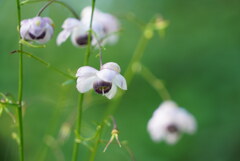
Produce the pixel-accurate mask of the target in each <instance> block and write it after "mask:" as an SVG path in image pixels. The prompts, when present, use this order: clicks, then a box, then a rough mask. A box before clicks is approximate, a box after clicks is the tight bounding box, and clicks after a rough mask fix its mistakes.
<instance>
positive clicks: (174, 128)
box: [167, 124, 179, 133]
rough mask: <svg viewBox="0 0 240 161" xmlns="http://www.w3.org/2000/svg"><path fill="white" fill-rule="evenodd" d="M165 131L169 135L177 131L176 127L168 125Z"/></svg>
mask: <svg viewBox="0 0 240 161" xmlns="http://www.w3.org/2000/svg"><path fill="white" fill-rule="evenodd" d="M167 131H168V132H170V133H177V132H178V131H179V129H178V127H177V126H176V125H174V124H170V125H168V126H167Z"/></svg>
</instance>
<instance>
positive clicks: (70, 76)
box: [11, 50, 76, 80]
mask: <svg viewBox="0 0 240 161" xmlns="http://www.w3.org/2000/svg"><path fill="white" fill-rule="evenodd" d="M16 52H18V53H20V50H15V51H13V52H11V53H16ZM21 53H22V54H25V55H27V56H29V57H30V58H33V59H35V60H36V61H38V62H40V63H42V64H43V65H45V66H46V67H47V68H50V69H52V70H54V71H55V72H58V73H59V74H61V75H63V76H65V77H67V78H70V79H73V80H75V79H76V78H75V77H74V76H72V75H70V74H68V73H65V72H63V71H61V70H60V69H58V68H57V67H54V66H52V65H51V64H50V63H48V62H46V61H45V60H43V59H41V58H39V57H37V56H35V55H33V54H31V53H28V52H25V51H21Z"/></svg>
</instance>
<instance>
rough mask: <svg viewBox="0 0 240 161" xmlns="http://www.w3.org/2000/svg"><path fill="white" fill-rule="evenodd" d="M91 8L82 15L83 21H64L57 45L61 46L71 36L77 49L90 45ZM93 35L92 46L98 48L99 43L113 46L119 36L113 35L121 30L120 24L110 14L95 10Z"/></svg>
mask: <svg viewBox="0 0 240 161" xmlns="http://www.w3.org/2000/svg"><path fill="white" fill-rule="evenodd" d="M90 20H91V7H86V8H84V9H83V11H82V13H81V20H78V19H76V18H68V19H66V20H65V21H64V23H63V25H62V28H63V31H62V32H61V33H60V34H59V35H58V38H57V44H58V45H61V44H62V43H63V42H65V41H66V40H67V38H68V37H69V36H71V41H72V43H73V44H74V45H75V46H77V47H84V46H86V45H87V44H88V30H89V28H90ZM92 30H93V34H92V35H91V37H90V38H91V44H92V45H94V46H96V45H97V41H99V42H100V44H101V45H104V44H106V43H109V44H113V43H115V42H116V41H117V39H118V36H117V35H116V34H113V33H115V32H117V31H118V30H119V23H118V21H117V19H116V18H115V17H113V16H112V15H110V14H107V13H102V12H101V11H99V10H98V9H95V10H94V14H93V22H92Z"/></svg>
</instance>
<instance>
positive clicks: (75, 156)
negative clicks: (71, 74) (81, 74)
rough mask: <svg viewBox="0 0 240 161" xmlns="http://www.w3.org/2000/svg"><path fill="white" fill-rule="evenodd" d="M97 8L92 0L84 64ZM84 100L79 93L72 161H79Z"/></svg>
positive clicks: (89, 47) (87, 55)
mask: <svg viewBox="0 0 240 161" xmlns="http://www.w3.org/2000/svg"><path fill="white" fill-rule="evenodd" d="M94 8H95V0H92V13H91V19H90V26H89V34H88V46H87V52H86V55H85V58H84V62H83V65H87V64H88V62H89V57H90V55H91V35H92V21H93V13H94ZM83 101H84V94H82V93H81V94H79V102H78V114H77V124H76V129H75V133H76V134H75V140H74V145H73V153H72V161H77V159H78V151H79V143H78V142H76V139H77V137H78V136H80V133H81V124H82V111H83Z"/></svg>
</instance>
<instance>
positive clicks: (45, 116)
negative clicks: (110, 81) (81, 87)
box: [0, 0, 240, 161]
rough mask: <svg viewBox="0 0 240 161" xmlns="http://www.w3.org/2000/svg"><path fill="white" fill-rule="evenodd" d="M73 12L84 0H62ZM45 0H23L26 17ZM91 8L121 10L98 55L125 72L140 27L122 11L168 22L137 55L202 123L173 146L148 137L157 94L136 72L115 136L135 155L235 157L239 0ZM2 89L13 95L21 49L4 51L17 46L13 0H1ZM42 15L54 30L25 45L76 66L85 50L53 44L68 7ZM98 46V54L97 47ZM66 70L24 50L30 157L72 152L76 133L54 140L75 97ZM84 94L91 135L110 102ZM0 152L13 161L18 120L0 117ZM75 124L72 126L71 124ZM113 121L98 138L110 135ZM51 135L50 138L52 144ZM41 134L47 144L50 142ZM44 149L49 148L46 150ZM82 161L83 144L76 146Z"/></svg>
mask: <svg viewBox="0 0 240 161" xmlns="http://www.w3.org/2000/svg"><path fill="white" fill-rule="evenodd" d="M65 2H67V3H68V4H69V5H71V6H73V8H74V9H75V10H77V11H78V12H80V11H81V9H82V8H83V7H85V6H87V5H89V4H90V3H91V2H90V0H71V1H70V0H65ZM43 4H44V3H36V4H32V5H25V6H24V7H23V17H24V18H30V17H33V16H35V15H36V14H37V11H38V10H39V9H40V7H41V6H42V5H43ZM96 6H97V8H99V9H101V10H103V11H106V12H110V13H113V14H115V15H117V16H119V17H120V20H121V22H122V28H123V31H122V32H121V36H120V41H119V43H117V44H116V45H114V46H107V47H106V50H105V51H104V55H103V60H104V62H107V61H115V62H118V63H119V64H120V65H121V67H122V70H123V71H124V70H125V69H126V66H127V64H128V63H129V61H130V58H131V56H132V54H133V51H134V49H135V47H136V44H137V43H138V41H139V38H140V35H141V29H139V27H138V25H136V24H135V23H132V22H129V21H128V20H126V19H125V18H123V17H125V16H126V15H127V14H129V13H134V15H135V16H136V17H137V18H138V19H140V20H142V21H143V22H146V23H147V22H148V21H149V20H150V19H151V18H152V17H153V16H154V15H156V14H158V13H159V14H161V15H162V16H163V17H164V18H165V19H166V20H168V22H169V27H168V29H167V32H166V34H165V37H164V38H159V35H158V34H156V35H154V38H153V39H152V40H151V41H150V42H149V44H148V47H147V49H146V51H145V54H144V57H143V61H142V63H143V64H144V65H145V66H148V67H149V69H151V70H152V72H153V73H154V74H155V75H156V76H158V77H159V78H161V79H163V80H164V81H165V84H166V86H167V88H168V89H169V91H170V94H171V96H172V98H173V99H174V100H175V101H176V102H177V103H178V104H179V105H180V106H183V107H185V108H186V109H187V110H189V111H190V112H191V113H192V114H194V115H195V116H196V119H197V121H198V131H197V133H196V134H195V135H193V136H188V135H184V136H183V137H182V139H181V140H180V141H179V142H178V143H177V144H176V145H174V146H169V145H167V144H165V143H159V144H156V143H153V142H152V141H151V140H150V137H149V135H148V133H147V131H146V125H147V121H148V120H149V118H150V117H151V115H152V112H153V111H154V110H155V108H157V107H158V105H159V104H160V103H161V101H162V100H161V99H160V98H159V96H158V95H157V93H156V92H155V91H154V89H152V88H151V86H150V85H149V84H147V82H145V81H144V80H143V79H142V78H141V77H140V76H136V77H135V78H134V80H133V82H132V84H131V86H130V87H129V89H128V91H127V92H126V94H125V96H124V98H123V102H122V103H121V105H120V107H119V109H118V111H117V113H116V115H115V118H116V120H117V123H118V126H119V131H120V133H119V138H120V140H122V141H123V140H127V141H128V145H129V147H130V148H131V149H132V151H133V152H134V155H135V157H136V160H137V161H161V160H162V161H168V160H169V161H170V160H178V161H180V160H183V161H192V160H194V161H203V160H213V161H228V160H236V159H237V158H239V157H240V156H239V149H240V138H239V135H240V126H239V121H240V119H239V113H240V107H239V106H240V99H239V97H240V85H239V83H240V45H239V43H240V30H239V29H240V21H239V18H240V10H239V6H240V1H239V0H231V1H227V0H210V1H209V0H202V1H199V0H184V1H179V0H172V1H167V0H147V1H146V0H131V1H129V0H120V1H117V0H96ZM0 13H1V14H0V22H1V23H0V35H1V37H0V91H1V92H3V93H12V94H14V95H15V96H16V94H17V85H18V84H17V81H18V77H17V74H18V72H17V71H18V55H17V54H13V55H10V54H8V53H9V52H10V51H13V50H15V49H16V48H17V37H18V35H17V30H16V28H17V27H16V24H17V16H16V4H15V1H9V0H1V1H0ZM43 15H48V16H50V17H51V18H52V19H53V20H54V22H55V34H54V38H53V40H51V41H50V42H49V43H48V44H47V47H46V48H40V49H36V48H33V49H32V48H29V47H25V50H27V51H30V52H32V53H34V54H36V55H37V56H39V57H41V58H43V59H45V60H48V61H49V62H51V63H52V64H54V65H55V66H58V67H59V68H60V69H62V70H65V71H69V72H72V73H75V72H76V70H77V68H78V67H80V66H81V65H82V62H83V57H84V52H85V50H84V49H78V48H75V47H74V46H73V45H72V44H71V42H70V41H68V42H67V43H65V44H63V45H62V46H60V47H57V46H56V42H55V40H56V36H57V34H58V33H59V32H60V31H61V25H62V22H63V21H64V19H65V18H67V17H69V16H71V14H70V13H69V12H68V11H67V10H66V9H64V8H62V7H61V6H60V5H58V4H54V5H52V6H51V7H50V8H49V9H47V10H46V11H45V12H44V13H43ZM96 53H97V52H96ZM90 65H92V66H93V67H98V66H99V63H98V58H97V57H95V56H94V55H92V56H91V59H90ZM65 81H67V79H66V78H64V77H62V76H61V75H58V74H57V73H54V72H53V71H51V70H48V69H47V68H45V67H44V66H42V65H41V64H39V63H38V62H36V61H35V60H33V59H30V58H28V57H26V56H24V101H25V102H26V112H25V114H24V133H25V136H24V138H25V152H26V160H39V161H40V160H41V159H42V158H44V156H46V158H45V160H44V161H51V160H56V159H55V158H56V156H57V157H61V155H62V154H64V156H65V159H66V160H69V158H70V157H71V151H72V141H73V136H74V135H73V133H71V136H70V138H69V139H68V140H67V141H66V142H65V144H60V145H61V146H60V147H58V146H55V144H54V139H52V137H54V138H57V137H58V133H59V130H60V128H61V126H62V125H63V123H64V122H66V121H69V122H70V123H71V122H72V119H71V118H72V117H73V116H74V115H75V111H76V104H77V98H78V97H77V90H76V88H75V84H74V83H72V84H69V85H66V86H62V83H63V82H65ZM87 98H88V99H86V101H85V110H84V122H83V130H82V131H83V135H86V134H88V135H89V134H91V133H94V130H95V128H96V124H97V123H98V122H100V119H101V118H102V114H103V113H104V110H105V109H106V106H107V103H108V102H109V101H108V100H106V99H105V98H104V97H101V96H99V95H96V94H95V93H92V96H90V95H89V96H88V97H87ZM0 128H1V131H0V160H1V161H11V160H13V161H16V158H17V145H16V143H15V141H14V140H13V139H12V138H11V135H12V132H14V131H15V127H14V126H13V125H12V122H11V119H10V118H9V117H8V116H6V115H2V116H1V117H0ZM72 129H73V127H71V130H72ZM110 133H111V127H109V130H108V131H107V132H106V133H104V135H103V139H104V140H108V139H109V138H110ZM51 141H52V142H51ZM46 142H47V143H48V144H50V146H46ZM104 146H105V142H104V143H103V144H101V146H100V149H99V151H98V153H97V157H96V161H103V160H106V161H107V160H114V161H123V160H130V159H129V156H128V153H127V151H126V150H125V149H124V148H121V149H120V148H119V147H118V145H117V144H112V145H110V146H109V148H108V150H107V151H106V152H105V153H103V152H102V151H103V149H104ZM46 147H47V149H48V151H47V152H46V151H45V150H46ZM80 150H81V152H80V158H81V157H84V158H83V159H81V160H86V157H87V156H88V154H89V153H88V152H87V149H86V148H85V147H83V146H81V148H80Z"/></svg>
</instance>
